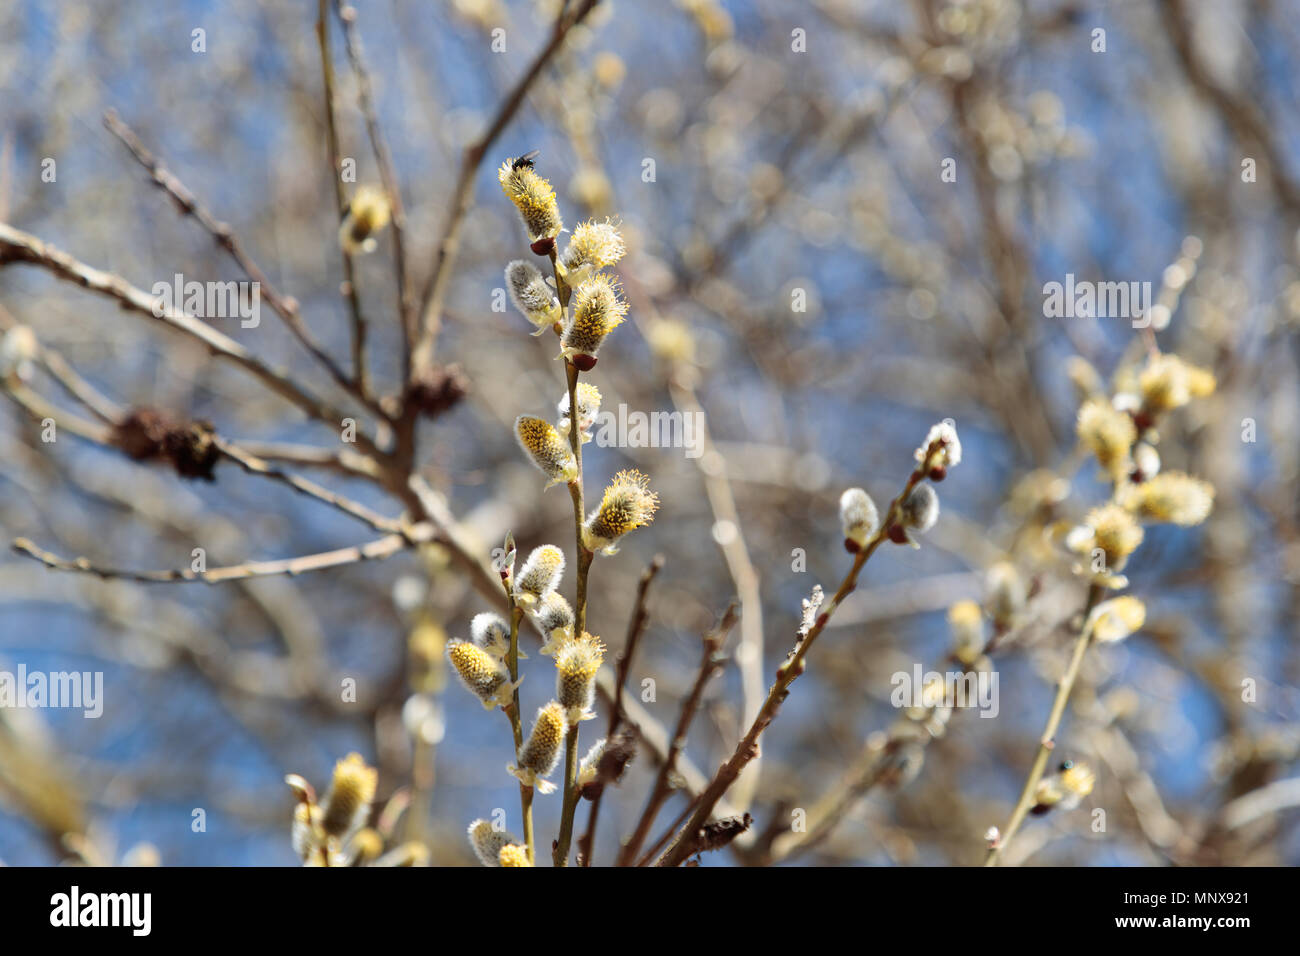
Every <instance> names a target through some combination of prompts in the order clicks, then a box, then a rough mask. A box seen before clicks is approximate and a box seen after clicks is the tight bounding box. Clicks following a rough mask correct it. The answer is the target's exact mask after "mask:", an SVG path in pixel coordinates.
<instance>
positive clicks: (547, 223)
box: [497, 159, 564, 254]
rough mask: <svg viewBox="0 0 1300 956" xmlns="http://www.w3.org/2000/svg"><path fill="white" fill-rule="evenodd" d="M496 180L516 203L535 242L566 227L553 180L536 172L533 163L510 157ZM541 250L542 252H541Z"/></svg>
mask: <svg viewBox="0 0 1300 956" xmlns="http://www.w3.org/2000/svg"><path fill="white" fill-rule="evenodd" d="M497 180H498V181H499V182H500V183H501V191H502V192H503V193H505V194H506V198H507V199H509V200H510V201H511V202H512V203H514V204H515V208H516V209H518V210H519V215H520V216H521V217H522V218H523V220H524V227H525V228H526V229H527V230H528V241H529V242H530V243H533V244H538V243H541V242H544V241H545V240H548V239H549V240H552V245H553V244H554V239H555V237H556V236H558V235H559V234H560V232H561V231H563V229H564V221H563V220H562V219H561V218H560V207H559V205H558V204H557V203H556V202H555V190H553V189H552V188H551V184H550V183H549V182H547V181H546V180H545V179H543V178H542V177H541V176H538V175H537V172H536V171H535V170H534V169H533V167H532V165H531V164H529V163H525V162H519V161H516V160H513V159H507V160H506V161H505V162H504V163H502V164H501V168H500V169H499V170H497ZM539 254H540V253H539Z"/></svg>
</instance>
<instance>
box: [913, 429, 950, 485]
mask: <svg viewBox="0 0 1300 956" xmlns="http://www.w3.org/2000/svg"><path fill="white" fill-rule="evenodd" d="M932 449H933V450H932ZM913 457H914V458H915V459H916V462H917V464H918V465H920V466H921V467H922V468H923V469H925V470H926V471H927V472H928V471H932V470H936V469H937V470H939V471H940V472H941V474H940V477H939V478H937V479H935V480H937V481H942V480H943V474H946V470H947V469H948V468H951V467H952V466H953V465H959V464H961V439H959V438H958V437H957V427H956V426H955V425H954V424H953V423H952V421H951V420H949V419H944V420H943V421H941V422H939V423H938V424H937V425H934V426H932V427H931V428H930V431H929V433H928V434H927V435H926V436H925V442H924V443H923V444H922V445H921V447H920V448H918V449H917V450H916V453H915V455H914V456H913Z"/></svg>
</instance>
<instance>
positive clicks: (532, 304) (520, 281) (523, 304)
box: [506, 259, 563, 335]
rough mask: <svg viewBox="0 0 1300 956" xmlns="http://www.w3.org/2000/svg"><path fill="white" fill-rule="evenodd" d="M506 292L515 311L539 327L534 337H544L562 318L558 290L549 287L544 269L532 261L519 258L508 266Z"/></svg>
mask: <svg viewBox="0 0 1300 956" xmlns="http://www.w3.org/2000/svg"><path fill="white" fill-rule="evenodd" d="M506 291H507V292H509V293H510V301H511V302H513V303H514V305H515V308H516V309H518V310H519V311H520V313H521V314H522V315H523V317H524V318H525V319H527V320H528V321H529V322H531V323H533V325H535V326H537V329H536V331H534V332H533V335H541V334H542V333H543V332H545V331H546V330H547V329H549V328H551V327H552V326H553V325H554V324H555V323H556V322H558V321H560V318H561V316H562V315H563V311H562V310H561V308H560V300H559V298H558V297H557V296H556V295H555V290H554V289H552V288H551V287H550V286H549V285H547V283H546V279H545V277H544V276H543V275H542V273H541V270H540V269H538V268H537V267H536V266H535V265H533V264H532V263H531V262H525V261H524V260H523V259H516V260H514V261H513V262H511V263H510V264H509V265H508V266H506Z"/></svg>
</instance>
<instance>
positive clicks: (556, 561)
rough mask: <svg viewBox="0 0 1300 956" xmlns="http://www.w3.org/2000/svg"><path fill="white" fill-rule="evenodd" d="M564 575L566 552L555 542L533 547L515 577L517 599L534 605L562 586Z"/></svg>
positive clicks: (529, 605)
mask: <svg viewBox="0 0 1300 956" xmlns="http://www.w3.org/2000/svg"><path fill="white" fill-rule="evenodd" d="M563 576H564V552H563V551H561V550H560V549H559V548H557V547H556V546H555V545H553V544H544V545H542V546H541V547H540V548H533V551H532V553H531V554H529V555H528V560H527V561H525V562H524V566H523V569H522V570H521V571H520V572H519V575H518V577H516V578H515V600H516V601H518V602H519V603H520V604H522V605H523V606H524V607H526V608H527V607H532V606H533V605H535V604H537V603H538V602H539V601H540V600H541V599H542V597H544V596H545V595H546V594H549V593H550V592H551V591H554V590H555V589H556V588H557V587H559V586H560V579H561V578H562V577H563Z"/></svg>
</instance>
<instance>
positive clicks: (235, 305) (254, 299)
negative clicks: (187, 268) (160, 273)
mask: <svg viewBox="0 0 1300 956" xmlns="http://www.w3.org/2000/svg"><path fill="white" fill-rule="evenodd" d="M152 291H153V294H154V296H155V299H154V303H153V314H154V315H155V316H156V317H157V318H162V317H163V316H164V315H166V314H167V313H168V312H186V313H188V314H189V315H192V316H194V317H196V318H200V319H239V320H240V321H239V325H240V328H245V329H255V328H257V327H258V325H259V324H261V321H262V283H260V282H235V281H233V280H232V281H230V282H195V281H190V282H186V281H185V277H184V276H183V275H181V274H180V273H179V272H178V273H176V275H174V276H173V277H172V282H171V283H170V284H168V283H166V282H162V281H158V282H155V283H154V284H153V290H152Z"/></svg>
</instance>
